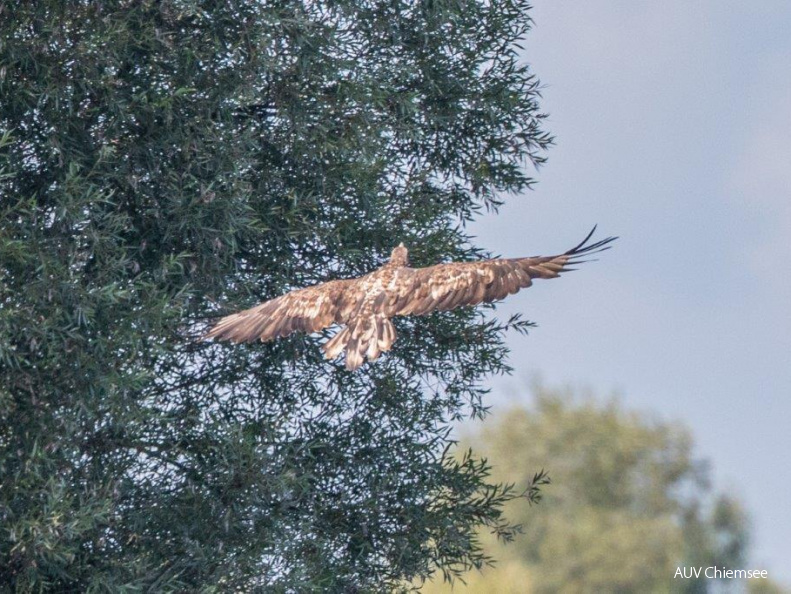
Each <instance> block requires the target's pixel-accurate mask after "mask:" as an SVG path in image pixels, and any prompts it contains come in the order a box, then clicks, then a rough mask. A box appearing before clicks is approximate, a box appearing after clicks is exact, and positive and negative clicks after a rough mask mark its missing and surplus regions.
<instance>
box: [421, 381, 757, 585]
mask: <svg viewBox="0 0 791 594" xmlns="http://www.w3.org/2000/svg"><path fill="white" fill-rule="evenodd" d="M470 442H471V443H472V444H473V445H474V446H475V447H476V448H477V449H478V450H479V451H480V452H481V453H482V454H485V455H487V456H488V458H489V459H490V460H491V463H492V465H493V468H494V470H493V477H494V478H495V479H496V480H501V481H507V482H512V483H515V484H516V485H517V486H518V485H520V484H525V483H526V482H527V481H529V480H530V479H531V476H532V473H533V472H534V469H536V468H542V467H544V468H547V469H548V470H549V472H550V474H551V475H552V485H551V486H550V487H548V488H547V489H545V490H544V501H543V502H542V505H541V508H540V510H538V511H537V513H535V514H533V513H528V509H527V508H526V506H523V505H514V504H509V505H508V506H507V509H506V515H507V516H508V517H509V518H511V519H513V520H517V521H519V520H521V521H523V522H524V523H525V524H526V525H527V528H526V529H525V532H524V534H522V535H520V536H519V537H518V538H516V539H515V540H514V542H513V543H512V544H509V545H508V546H499V545H498V543H497V542H494V541H493V540H492V539H491V538H489V535H488V534H485V535H483V536H482V538H484V541H485V543H486V549H487V550H488V552H489V554H490V555H491V556H493V557H494V558H496V559H498V566H497V567H496V568H494V569H492V568H486V569H485V570H484V572H483V573H479V572H471V573H470V574H469V575H467V576H464V577H463V579H464V580H465V581H467V582H468V587H467V588H464V587H460V586H458V585H457V586H456V587H455V589H454V591H456V592H492V591H497V592H509V591H514V592H517V591H518V592H536V593H541V592H669V591H672V592H706V591H709V589H710V588H711V587H712V586H713V585H714V582H713V580H707V579H700V580H674V578H673V576H674V574H675V570H676V568H677V567H709V566H713V565H716V566H718V567H728V568H734V569H742V568H746V567H747V566H746V565H745V555H746V547H747V541H748V538H747V536H748V530H747V520H746V515H745V512H744V511H743V509H742V506H741V505H740V504H739V503H738V502H737V501H736V500H734V499H732V498H729V497H727V496H723V495H721V494H717V493H713V492H712V490H711V487H710V485H709V483H708V480H707V477H706V474H707V470H706V469H707V464H706V463H705V462H703V461H701V460H697V459H695V458H694V457H693V455H692V450H693V441H692V437H691V435H690V433H689V431H688V430H687V429H686V428H685V427H683V426H681V425H679V424H677V423H668V422H659V421H656V420H653V419H651V418H650V417H649V416H647V415H644V414H640V413H636V412H633V411H629V410H627V409H625V408H624V407H623V405H622V404H620V403H619V402H618V401H617V400H611V401H609V402H601V403H600V402H597V401H596V400H593V399H590V398H589V399H580V398H575V397H574V395H573V393H572V392H570V391H563V390H552V389H548V388H545V387H541V386H539V387H537V388H536V389H535V402H534V405H533V406H531V407H530V408H526V407H522V406H517V407H514V408H512V409H510V410H507V411H503V412H502V413H500V414H497V415H496V416H495V417H494V418H491V419H490V420H488V421H487V423H486V425H485V426H484V427H483V429H482V430H481V431H479V432H477V433H475V434H473V435H472V436H471V438H470ZM753 582H755V583H751V584H750V586H751V587H752V586H767V583H765V582H764V580H753ZM757 582H761V583H760V584H759V583H757ZM509 588H512V589H513V590H509ZM770 589H771V587H770ZM423 591H424V592H426V593H429V592H448V591H450V588H447V587H443V586H442V585H441V584H438V583H436V582H435V583H432V584H431V585H430V586H428V587H426V588H424V589H423ZM756 591H757V590H756Z"/></svg>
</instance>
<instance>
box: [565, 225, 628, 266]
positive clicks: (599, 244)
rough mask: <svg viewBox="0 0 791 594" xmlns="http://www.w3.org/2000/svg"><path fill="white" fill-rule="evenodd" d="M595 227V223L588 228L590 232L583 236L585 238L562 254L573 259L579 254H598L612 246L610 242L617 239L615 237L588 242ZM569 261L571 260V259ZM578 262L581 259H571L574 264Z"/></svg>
mask: <svg viewBox="0 0 791 594" xmlns="http://www.w3.org/2000/svg"><path fill="white" fill-rule="evenodd" d="M596 227H597V225H594V226H593V229H591V230H590V233H588V235H586V236H585V239H583V240H582V241H581V242H580V243H579V244H578V245H576V246H574V247H573V248H571V249H570V250H569V251H567V252H566V253H565V254H564V255H565V256H571V257H572V259H573V258H578V257H579V256H582V255H591V254H598V253H599V252H603V251H605V250H609V249H610V248H611V247H612V246H611V245H610V244H611V243H612V242H613V241H615V240H616V239H618V238H617V237H605V238H604V239H600V240H599V241H596V242H594V243H591V244H588V241H590V238H591V237H593V234H594V233H595V232H596ZM586 244H587V245H586ZM569 261H570V262H571V261H572V260H569ZM580 262H581V260H577V259H574V260H573V263H574V264H577V263H580Z"/></svg>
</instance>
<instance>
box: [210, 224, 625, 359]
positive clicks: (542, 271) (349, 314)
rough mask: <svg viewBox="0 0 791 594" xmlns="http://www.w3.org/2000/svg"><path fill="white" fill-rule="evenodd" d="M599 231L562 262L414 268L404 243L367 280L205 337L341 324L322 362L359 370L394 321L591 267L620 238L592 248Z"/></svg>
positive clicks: (231, 319)
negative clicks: (341, 360) (342, 359)
mask: <svg viewBox="0 0 791 594" xmlns="http://www.w3.org/2000/svg"><path fill="white" fill-rule="evenodd" d="M595 230H596V227H594V228H593V229H592V230H591V232H590V233H589V234H588V236H587V237H586V238H585V239H584V240H583V241H582V243H580V244H579V245H577V246H576V247H573V248H572V249H570V250H568V251H567V252H564V253H562V254H559V255H557V256H533V257H529V258H500V259H493V260H480V261H476V262H450V263H447V264H437V265H436V266H429V267H427V268H410V267H409V252H408V251H407V248H406V247H404V244H403V243H402V244H401V245H399V246H398V247H396V248H395V249H394V250H393V251H392V253H391V254H390V260H389V261H388V262H387V263H386V264H385V265H384V266H382V267H380V268H378V269H377V270H374V271H373V272H371V273H369V274H366V275H365V276H361V277H359V278H353V279H348V280H333V281H329V282H326V283H321V284H318V285H313V286H311V287H306V288H304V289H298V290H294V291H291V292H289V293H286V294H285V295H281V296H280V297H277V298H275V299H271V300H269V301H265V302H264V303H262V304H260V305H257V306H255V307H252V308H250V309H246V310H244V311H240V312H238V313H235V314H232V315H229V316H226V317H224V318H222V319H220V320H219V321H218V322H217V323H216V324H215V325H214V327H212V329H211V330H210V331H209V332H208V333H207V334H206V335H205V336H204V337H203V338H204V339H209V338H216V339H219V340H231V341H233V342H236V343H239V342H252V341H254V340H261V341H262V342H265V341H268V340H272V339H274V338H279V337H282V336H287V335H289V334H291V333H292V332H306V333H312V332H318V331H320V330H323V329H324V328H328V327H329V326H332V325H333V324H339V325H341V326H342V328H341V329H340V331H338V333H337V334H335V336H333V337H332V338H331V339H330V340H328V341H327V342H326V343H325V344H324V345H323V346H322V349H323V350H324V356H325V358H327V359H335V358H336V357H338V356H339V355H340V354H341V353H343V352H345V353H346V368H347V369H349V370H350V371H351V370H355V369H357V368H358V367H360V366H361V365H362V364H363V361H364V359H365V358H366V357H367V358H368V359H369V360H370V361H373V360H374V359H376V358H377V357H378V356H379V355H380V354H381V353H382V352H384V351H389V350H390V348H391V347H392V346H393V342H394V341H395V339H396V331H395V327H394V326H393V323H392V322H391V321H390V318H392V317H394V316H408V315H416V316H422V315H425V314H428V313H431V312H434V311H446V310H449V309H453V308H456V307H460V306H463V305H477V304H479V303H484V302H489V301H496V300H498V299H502V298H504V297H506V296H507V295H512V294H513V293H516V292H517V291H518V290H519V289H523V288H525V287H529V286H530V285H531V284H533V279H534V278H555V277H557V276H560V273H561V272H566V271H570V270H574V269H573V268H568V266H569V265H573V264H580V263H582V262H586V261H587V260H584V259H583V258H584V257H585V256H589V255H591V254H594V253H597V252H601V251H604V250H606V249H609V248H610V245H609V244H610V243H611V242H612V241H614V240H615V239H616V238H615V237H608V238H606V239H602V240H601V241H597V242H594V243H588V242H589V240H590V239H591V237H592V236H593V232H594V231H595Z"/></svg>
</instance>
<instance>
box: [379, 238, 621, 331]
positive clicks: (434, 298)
mask: <svg viewBox="0 0 791 594" xmlns="http://www.w3.org/2000/svg"><path fill="white" fill-rule="evenodd" d="M595 230H596V227H594V228H593V230H591V232H590V233H589V234H588V236H587V237H586V238H585V239H584V240H583V241H582V243H580V244H579V245H577V246H576V247H573V248H572V249H570V250H569V251H567V252H565V253H563V254H559V255H557V256H535V257H531V258H508V259H497V260H482V261H480V262H452V263H449V264H439V265H437V266H430V267H428V268H418V269H416V270H414V271H413V274H412V275H411V278H410V279H409V282H402V283H400V284H399V286H398V287H397V289H396V294H395V295H393V296H392V297H391V299H390V303H389V304H388V306H389V307H387V309H388V311H387V314H388V315H390V316H406V315H424V314H428V313H430V312H432V311H444V310H449V309H453V308H455V307H460V306H462V305H477V304H479V303H484V302H488V301H496V300H497V299H502V298H504V297H506V296H508V295H511V294H513V293H516V292H517V291H519V289H523V288H525V287H529V286H530V285H532V284H533V279H534V278H555V277H557V276H560V273H561V272H568V271H570V270H574V268H569V267H568V266H570V265H574V264H580V263H582V262H586V261H587V260H584V259H583V258H584V257H585V256H589V255H591V254H595V253H597V252H601V251H604V250H606V249H609V248H610V246H609V244H610V243H611V242H612V241H614V240H615V239H616V238H615V237H608V238H606V239H603V240H601V241H597V242H595V243H590V244H588V241H589V240H590V238H591V236H592V235H593V232H594V231H595Z"/></svg>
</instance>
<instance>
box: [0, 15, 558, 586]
mask: <svg viewBox="0 0 791 594" xmlns="http://www.w3.org/2000/svg"><path fill="white" fill-rule="evenodd" d="M528 9H529V7H528V5H527V4H526V3H525V2H524V1H523V0H490V1H483V0H423V1H419V2H406V1H399V0H354V1H351V0H348V1H346V0H340V1H334V0H318V1H314V0H311V1H309V2H308V1H305V2H299V1H294V2H286V1H277V0H271V1H252V0H248V1H244V0H161V1H154V0H107V1H102V2H93V1H88V0H80V1H77V0H58V1H55V0H37V1H35V2H34V1H21V0H20V1H15V2H6V1H3V2H1V3H0V106H1V108H2V109H0V137H1V140H0V584H2V585H3V587H6V588H8V589H10V590H15V591H20V592H43V591H53V592H177V591H178V592H184V591H200V592H240V591H245V592H247V591H266V592H329V591H346V592H363V591H382V589H387V588H398V587H401V585H402V584H404V583H414V582H413V580H420V579H421V578H424V577H426V576H427V575H428V574H430V573H431V572H434V571H437V570H439V571H444V572H446V573H447V574H448V575H449V576H451V577H452V576H453V575H455V574H456V573H458V572H459V571H461V570H463V569H465V568H467V567H470V566H478V565H480V564H481V563H484V562H485V560H486V558H485V555H484V554H483V553H482V552H481V549H480V546H479V545H478V543H477V541H476V536H475V534H476V529H477V528H479V527H480V526H482V525H483V526H490V527H491V528H492V529H493V530H495V531H497V532H500V533H502V534H504V535H507V534H509V533H510V531H511V530H512V527H510V526H508V525H507V523H506V522H504V521H503V518H502V516H501V510H502V505H503V503H504V502H505V501H507V500H509V499H510V498H513V497H515V496H517V494H515V493H514V492H513V490H511V489H508V488H507V487H504V486H498V485H494V484H491V483H490V482H489V479H488V478H487V477H488V466H487V465H486V464H485V463H481V462H480V461H476V460H475V459H472V458H471V459H469V460H467V461H466V462H465V463H458V462H455V461H454V460H453V459H452V457H449V456H448V455H447V454H446V453H444V452H447V449H446V448H447V445H448V443H449V441H450V438H449V434H448V425H449V422H450V421H452V420H454V419H458V418H461V417H464V416H469V415H481V414H483V413H484V412H485V407H484V406H483V404H482V397H483V396H484V394H485V392H486V390H485V383H486V378H487V377H489V376H490V375H491V374H497V373H503V372H506V371H507V370H508V366H507V361H506V355H507V352H506V349H505V346H504V344H503V334H504V332H505V330H506V328H507V327H516V329H517V330H524V329H525V328H526V327H527V325H528V324H527V323H526V322H525V321H523V320H518V319H517V320H510V321H507V322H500V321H498V320H497V319H496V318H492V317H491V316H482V315H481V314H480V313H479V312H475V311H473V310H464V311H458V312H452V313H444V314H437V315H433V316H429V317H426V318H424V319H418V320H400V321H399V324H398V331H399V333H400V335H401V337H400V339H399V342H398V346H397V348H396V349H395V350H394V351H393V352H392V353H391V354H389V355H388V356H386V357H384V358H383V359H381V360H380V361H378V362H377V363H375V364H373V365H368V366H366V367H365V368H364V369H363V370H361V371H359V372H357V373H348V372H346V371H345V370H344V369H343V368H342V367H341V366H340V365H338V364H337V363H334V362H332V363H330V362H325V361H324V360H323V359H322V358H321V356H320V351H319V348H318V347H319V344H320V339H317V338H316V337H304V336H297V337H293V338H290V339H286V340H281V341H278V342H275V343H271V344H255V345H243V346H232V345H226V344H213V343H210V342H200V341H197V340H196V338H197V337H198V336H199V335H200V333H201V332H202V331H204V330H205V328H206V326H207V324H208V323H209V321H210V320H212V319H214V318H216V317H217V316H219V315H222V314H225V313H228V312H230V311H232V310H236V309H238V308H242V307H246V306H250V305H252V304H254V303H256V302H258V301H260V300H263V299H266V298H271V297H274V296H276V295H278V294H280V293H282V292H284V291H286V290H288V289H291V288H295V287H298V286H304V285H307V284H311V283H315V282H319V281H325V280H328V279H332V278H340V277H347V276H353V275H358V274H361V273H364V272H367V271H369V270H371V269H372V268H374V267H375V266H377V265H379V264H380V263H381V262H382V260H383V258H384V257H385V256H386V254H387V253H388V252H389V250H390V249H391V248H392V247H393V245H394V244H396V243H398V242H399V241H404V242H405V243H407V244H408V245H409V246H410V248H411V251H412V254H413V258H414V260H415V264H416V265H427V264H429V263H434V262H436V261H439V260H442V259H449V258H454V259H465V258H467V259H469V258H475V257H479V256H480V255H482V252H481V251H480V250H479V249H478V248H476V247H475V246H474V245H472V244H471V243H470V241H469V238H468V237H467V236H466V235H465V233H464V227H463V225H464V223H465V222H466V221H469V220H471V219H472V218H473V217H474V216H476V214H477V213H479V212H480V211H481V210H482V209H491V208H496V207H497V206H498V204H499V203H500V202H499V201H500V198H499V196H503V195H504V194H505V193H509V192H519V191H521V190H524V189H525V188H528V187H529V186H530V185H531V183H532V180H531V178H530V177H528V175H527V174H526V173H525V171H524V167H523V166H524V165H525V163H529V162H533V163H540V162H541V161H542V159H543V156H542V155H543V151H544V149H545V148H546V147H547V146H548V145H549V144H550V143H551V138H550V137H549V136H548V135H547V133H546V132H544V130H543V129H542V118H543V116H542V114H541V113H540V111H539V107H538V104H537V99H538V82H537V80H536V79H535V78H534V76H533V75H532V73H531V72H530V71H529V70H528V68H527V66H525V65H524V64H521V63H520V62H519V60H518V59H517V51H518V49H519V47H518V43H519V41H520V40H521V39H522V38H523V37H524V35H525V34H526V32H527V31H528V29H529V27H530V19H529V16H528Z"/></svg>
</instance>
